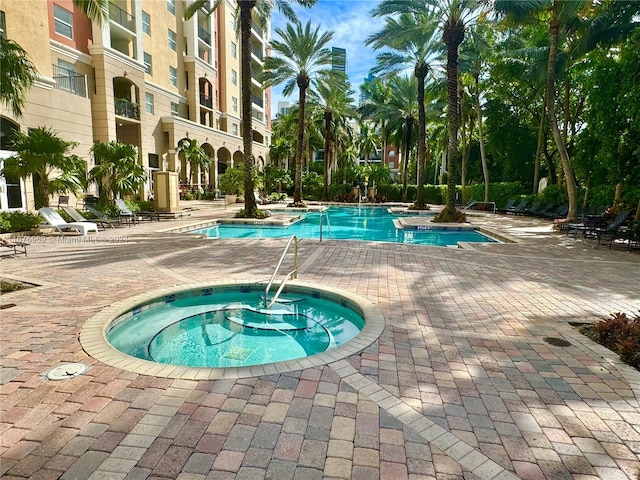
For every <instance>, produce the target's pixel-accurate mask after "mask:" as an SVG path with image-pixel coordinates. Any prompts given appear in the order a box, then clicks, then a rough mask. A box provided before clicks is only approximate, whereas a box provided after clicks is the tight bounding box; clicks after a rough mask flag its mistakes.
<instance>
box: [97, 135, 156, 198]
mask: <svg viewBox="0 0 640 480" xmlns="http://www.w3.org/2000/svg"><path fill="white" fill-rule="evenodd" d="M91 152H92V153H93V158H94V160H95V167H93V168H92V169H91V171H90V172H89V180H90V181H91V182H94V183H96V184H97V185H98V190H99V193H100V200H101V201H102V202H106V201H109V200H113V199H114V198H122V197H123V196H125V195H134V194H136V193H137V192H138V191H139V190H140V188H141V187H142V185H143V184H144V182H145V180H146V175H145V172H144V168H143V167H142V165H140V163H139V162H138V150H137V148H136V147H135V146H133V145H129V144H126V143H120V142H116V141H111V142H100V143H96V144H95V145H94V146H93V147H92V148H91Z"/></svg>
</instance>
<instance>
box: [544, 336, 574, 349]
mask: <svg viewBox="0 0 640 480" xmlns="http://www.w3.org/2000/svg"><path fill="white" fill-rule="evenodd" d="M543 340H544V341H545V342H547V343H548V344H549V345H553V346H554V347H570V346H571V343H569V342H567V341H566V340H564V339H563V338H556V337H544V338H543Z"/></svg>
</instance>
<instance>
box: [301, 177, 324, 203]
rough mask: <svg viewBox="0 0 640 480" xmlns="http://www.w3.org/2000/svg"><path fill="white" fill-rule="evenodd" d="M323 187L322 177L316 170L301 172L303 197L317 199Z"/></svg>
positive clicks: (320, 195)
mask: <svg viewBox="0 0 640 480" xmlns="http://www.w3.org/2000/svg"><path fill="white" fill-rule="evenodd" d="M323 188H324V178H323V177H322V176H321V175H318V174H317V173H316V172H309V173H303V174H302V191H303V192H304V197H305V198H308V199H312V200H318V199H320V198H321V197H322V190H323Z"/></svg>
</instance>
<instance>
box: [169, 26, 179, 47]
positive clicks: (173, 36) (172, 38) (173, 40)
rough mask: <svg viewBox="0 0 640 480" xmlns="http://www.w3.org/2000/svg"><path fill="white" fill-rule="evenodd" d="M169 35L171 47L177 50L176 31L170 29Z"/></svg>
mask: <svg viewBox="0 0 640 480" xmlns="http://www.w3.org/2000/svg"><path fill="white" fill-rule="evenodd" d="M168 35H169V48H170V49H171V50H173V51H174V52H175V51H176V48H177V47H176V32H172V31H171V30H168Z"/></svg>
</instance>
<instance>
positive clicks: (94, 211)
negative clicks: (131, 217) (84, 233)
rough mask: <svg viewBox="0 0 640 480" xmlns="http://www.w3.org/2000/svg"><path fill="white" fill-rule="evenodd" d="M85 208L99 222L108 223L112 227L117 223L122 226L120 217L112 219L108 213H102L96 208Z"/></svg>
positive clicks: (86, 206) (87, 206)
mask: <svg viewBox="0 0 640 480" xmlns="http://www.w3.org/2000/svg"><path fill="white" fill-rule="evenodd" d="M85 208H86V209H87V212H89V213H90V214H91V215H93V216H94V217H95V218H96V219H97V220H100V221H101V222H107V223H110V224H111V225H113V224H114V223H117V224H118V225H122V220H121V219H120V218H118V217H110V216H109V215H107V214H106V213H104V212H101V211H100V210H98V209H97V208H95V207H92V206H91V205H85Z"/></svg>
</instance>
